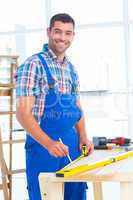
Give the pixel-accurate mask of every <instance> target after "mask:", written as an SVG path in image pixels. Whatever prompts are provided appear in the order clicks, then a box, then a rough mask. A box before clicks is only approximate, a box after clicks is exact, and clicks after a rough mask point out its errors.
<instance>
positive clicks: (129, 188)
mask: <svg viewBox="0 0 133 200" xmlns="http://www.w3.org/2000/svg"><path fill="white" fill-rule="evenodd" d="M125 199H128V200H133V183H132V182H121V183H120V200H125Z"/></svg>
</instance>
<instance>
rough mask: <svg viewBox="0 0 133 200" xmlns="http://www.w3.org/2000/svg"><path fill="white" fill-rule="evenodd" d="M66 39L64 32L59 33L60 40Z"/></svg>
mask: <svg viewBox="0 0 133 200" xmlns="http://www.w3.org/2000/svg"><path fill="white" fill-rule="evenodd" d="M65 39H66V36H65V34H64V33H62V34H60V40H61V41H64V40H65Z"/></svg>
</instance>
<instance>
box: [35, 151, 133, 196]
mask: <svg viewBox="0 0 133 200" xmlns="http://www.w3.org/2000/svg"><path fill="white" fill-rule="evenodd" d="M114 153H115V154H118V153H119V152H118V151H115V152H114V151H111V150H107V151H103V150H102V151H99V150H97V151H95V152H93V153H92V154H91V155H90V156H88V157H87V158H85V159H83V160H82V161H80V162H79V163H77V164H76V165H80V164H85V163H89V162H92V161H97V160H101V159H103V158H105V157H107V156H110V155H111V156H112V155H114ZM74 166H75V164H74ZM74 166H73V167H74ZM77 181H78V182H86V181H87V182H92V184H93V193H94V200H103V194H102V182H106V181H108V182H119V183H120V200H133V157H130V158H128V159H125V160H122V161H119V162H116V163H113V164H111V165H108V166H104V167H101V168H99V169H95V170H92V171H88V172H84V173H81V174H77V175H74V176H71V177H67V178H62V177H61V178H59V177H56V175H55V173H40V175H39V182H40V189H41V195H42V200H63V199H64V197H63V196H64V182H77Z"/></svg>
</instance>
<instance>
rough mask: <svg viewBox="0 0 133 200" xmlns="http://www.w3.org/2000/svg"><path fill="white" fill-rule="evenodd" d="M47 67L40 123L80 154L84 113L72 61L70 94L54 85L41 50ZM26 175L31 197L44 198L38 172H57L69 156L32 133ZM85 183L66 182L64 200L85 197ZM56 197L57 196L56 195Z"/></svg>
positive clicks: (38, 199) (84, 199) (27, 142)
mask: <svg viewBox="0 0 133 200" xmlns="http://www.w3.org/2000/svg"><path fill="white" fill-rule="evenodd" d="M38 57H39V59H40V60H41V63H42V64H43V66H44V69H45V71H46V75H47V80H48V85H49V90H48V93H47V94H46V97H45V107H44V112H43V115H42V117H41V121H40V127H41V129H42V130H43V131H44V132H45V133H47V135H48V136H49V137H50V138H52V139H53V140H56V141H59V138H61V139H62V141H63V143H64V144H65V145H67V146H68V147H69V153H70V157H71V158H72V160H74V159H76V158H77V157H78V156H80V149H79V135H78V133H77V131H76V129H75V124H76V123H77V122H78V121H79V120H80V118H81V116H82V113H81V110H80V109H79V107H78V106H77V104H76V96H75V94H74V87H75V86H74V80H75V74H74V72H73V68H72V65H71V64H70V69H71V77H72V80H73V84H72V92H71V94H62V93H60V92H59V91H55V89H54V79H53V78H52V76H51V73H50V71H49V68H48V66H47V64H46V62H45V60H44V59H43V57H42V55H41V53H39V54H38ZM25 148H26V175H27V183H28V193H29V199H30V200H41V196H40V189H39V181H38V175H39V173H40V172H55V171H57V170H59V169H61V168H63V167H64V166H65V165H67V164H68V163H69V160H68V158H67V156H66V157H61V158H60V157H58V158H56V157H54V156H51V155H50V154H49V152H48V151H47V149H45V148H44V147H42V146H41V145H40V144H39V143H37V142H36V141H35V140H34V139H33V138H32V137H30V135H28V134H27V138H26V144H25ZM86 188H87V185H86V183H76V182H75V183H74V182H73V183H65V190H64V200H86ZM53 200H54V199H53Z"/></svg>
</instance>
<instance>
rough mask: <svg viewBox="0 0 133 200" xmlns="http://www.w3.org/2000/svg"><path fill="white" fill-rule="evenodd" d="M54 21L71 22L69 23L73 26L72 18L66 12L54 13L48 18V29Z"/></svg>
mask: <svg viewBox="0 0 133 200" xmlns="http://www.w3.org/2000/svg"><path fill="white" fill-rule="evenodd" d="M55 21H61V22H63V23H71V24H73V28H75V21H74V19H73V18H72V17H71V16H70V15H68V14H66V13H59V14H56V15H54V16H53V17H52V18H51V19H50V29H51V28H52V27H53V26H54V23H55Z"/></svg>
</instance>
